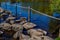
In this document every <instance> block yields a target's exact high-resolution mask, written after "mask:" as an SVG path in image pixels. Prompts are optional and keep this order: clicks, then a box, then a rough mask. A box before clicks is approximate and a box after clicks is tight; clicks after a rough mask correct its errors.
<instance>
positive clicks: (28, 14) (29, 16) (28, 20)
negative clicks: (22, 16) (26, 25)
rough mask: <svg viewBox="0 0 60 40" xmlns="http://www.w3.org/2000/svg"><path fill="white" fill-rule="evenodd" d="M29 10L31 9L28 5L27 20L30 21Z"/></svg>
mask: <svg viewBox="0 0 60 40" xmlns="http://www.w3.org/2000/svg"><path fill="white" fill-rule="evenodd" d="M30 11H31V9H30V6H29V7H28V22H30V16H31V15H30Z"/></svg>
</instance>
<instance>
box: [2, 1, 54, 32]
mask: <svg viewBox="0 0 60 40" xmlns="http://www.w3.org/2000/svg"><path fill="white" fill-rule="evenodd" d="M6 4H8V5H7V8H6V5H5V3H4V2H3V3H2V8H4V9H7V10H10V11H11V12H12V14H13V15H16V6H14V5H16V4H12V5H10V3H9V2H8V3H6ZM19 5H20V6H22V3H18V7H17V15H18V19H20V17H26V18H28V10H27V9H23V8H20V7H19ZM25 5H26V4H25ZM23 6H24V5H23ZM54 16H55V15H54ZM30 19H31V22H33V23H35V24H37V26H36V27H35V28H38V29H43V30H46V31H48V29H49V22H50V18H49V17H47V16H44V15H40V14H38V13H36V12H33V11H31V18H30Z"/></svg>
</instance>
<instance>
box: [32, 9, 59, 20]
mask: <svg viewBox="0 0 60 40" xmlns="http://www.w3.org/2000/svg"><path fill="white" fill-rule="evenodd" d="M31 10H33V11H35V12H37V13H40V14H41V15H44V16H48V17H50V18H53V19H56V20H60V18H56V17H53V16H50V15H47V14H45V13H42V12H39V11H37V10H34V9H33V8H31Z"/></svg>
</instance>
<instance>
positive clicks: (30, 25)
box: [23, 22, 36, 29]
mask: <svg viewBox="0 0 60 40" xmlns="http://www.w3.org/2000/svg"><path fill="white" fill-rule="evenodd" d="M35 26H36V24H34V23H31V22H27V23H25V24H24V25H23V27H24V28H25V29H31V28H33V27H35Z"/></svg>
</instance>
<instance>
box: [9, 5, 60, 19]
mask: <svg viewBox="0 0 60 40" xmlns="http://www.w3.org/2000/svg"><path fill="white" fill-rule="evenodd" d="M8 5H10V4H8ZM13 6H17V7H20V8H25V9H31V10H32V11H35V12H37V13H40V14H41V15H44V16H47V17H50V18H53V19H56V20H60V18H56V17H53V16H50V15H47V14H45V13H42V12H39V11H37V10H35V9H33V8H29V7H23V6H19V5H13Z"/></svg>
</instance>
